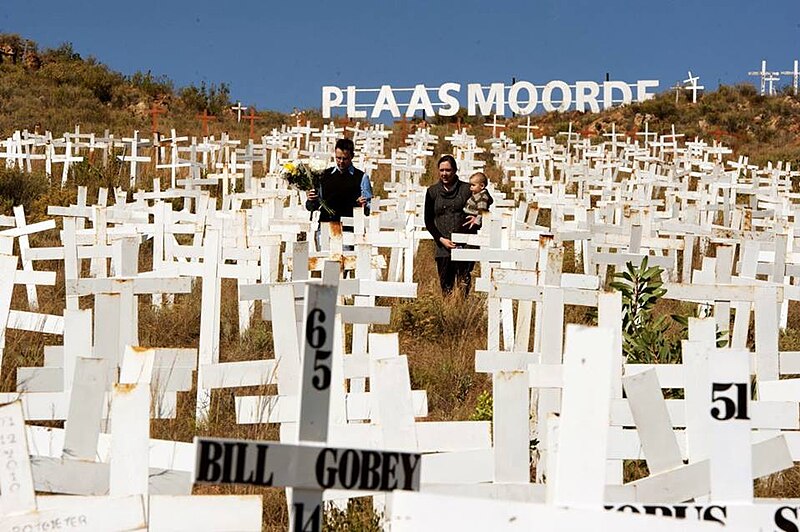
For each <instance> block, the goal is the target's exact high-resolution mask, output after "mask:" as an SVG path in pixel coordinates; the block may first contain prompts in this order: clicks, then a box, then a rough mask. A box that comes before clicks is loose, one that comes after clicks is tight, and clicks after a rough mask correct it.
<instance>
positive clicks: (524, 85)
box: [508, 81, 539, 115]
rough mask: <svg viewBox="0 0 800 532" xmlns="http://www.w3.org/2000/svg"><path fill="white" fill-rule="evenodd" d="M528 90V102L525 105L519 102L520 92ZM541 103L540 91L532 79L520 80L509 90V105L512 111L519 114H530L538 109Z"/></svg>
mask: <svg viewBox="0 0 800 532" xmlns="http://www.w3.org/2000/svg"><path fill="white" fill-rule="evenodd" d="M522 90H525V91H528V103H527V104H526V105H525V106H520V104H519V92H520V91H522ZM538 103H539V91H537V90H536V85H534V84H533V83H531V82H530V81H518V82H516V83H514V84H513V85H511V90H509V91H508V107H509V108H510V109H511V112H513V113H516V114H518V115H529V114H531V113H532V112H533V110H534V109H536V105H538Z"/></svg>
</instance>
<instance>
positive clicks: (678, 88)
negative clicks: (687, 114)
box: [670, 81, 684, 105]
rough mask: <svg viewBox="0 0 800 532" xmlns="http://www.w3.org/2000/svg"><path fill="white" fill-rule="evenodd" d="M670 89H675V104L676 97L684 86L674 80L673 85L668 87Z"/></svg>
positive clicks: (676, 103)
mask: <svg viewBox="0 0 800 532" xmlns="http://www.w3.org/2000/svg"><path fill="white" fill-rule="evenodd" d="M670 89H674V90H675V105H678V98H679V97H680V95H681V91H682V90H683V89H684V87H683V85H681V82H680V81H676V82H675V85H673V86H672V87H670Z"/></svg>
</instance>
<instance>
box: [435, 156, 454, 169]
mask: <svg viewBox="0 0 800 532" xmlns="http://www.w3.org/2000/svg"><path fill="white" fill-rule="evenodd" d="M445 161H447V162H448V163H450V166H452V167H453V171H454V172H458V165H457V164H456V158H455V157H453V156H452V155H442V156H441V157H439V161H438V162H437V163H436V168H439V165H440V164H442V163H443V162H445Z"/></svg>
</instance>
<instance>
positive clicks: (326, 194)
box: [306, 139, 372, 222]
mask: <svg viewBox="0 0 800 532" xmlns="http://www.w3.org/2000/svg"><path fill="white" fill-rule="evenodd" d="M354 152H355V146H354V145H353V141H352V140H350V139H339V140H337V141H336V148H335V155H336V166H332V167H331V168H328V169H327V170H325V171H324V172H323V173H322V176H321V177H320V180H319V188H318V189H317V190H309V191H308V200H307V201H306V209H308V210H309V211H316V210H319V211H320V213H319V221H320V222H339V221H341V219H342V217H346V218H349V217H352V216H353V209H354V208H355V207H356V206H358V207H363V208H364V213H365V214H369V200H370V199H372V185H371V184H370V181H369V176H368V175H367V174H365V173H364V172H362V171H361V170H359V169H358V168H356V167H355V166H353V154H354ZM320 198H321V199H322V200H323V201H324V204H323V203H322V202H321V201H320Z"/></svg>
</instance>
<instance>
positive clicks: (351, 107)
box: [347, 85, 367, 118]
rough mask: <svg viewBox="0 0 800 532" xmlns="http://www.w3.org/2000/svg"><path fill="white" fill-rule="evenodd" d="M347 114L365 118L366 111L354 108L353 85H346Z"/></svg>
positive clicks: (352, 116) (354, 91)
mask: <svg viewBox="0 0 800 532" xmlns="http://www.w3.org/2000/svg"><path fill="white" fill-rule="evenodd" d="M347 116H349V117H350V118H366V117H367V112H366V111H358V110H356V87H355V85H348V86H347Z"/></svg>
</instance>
